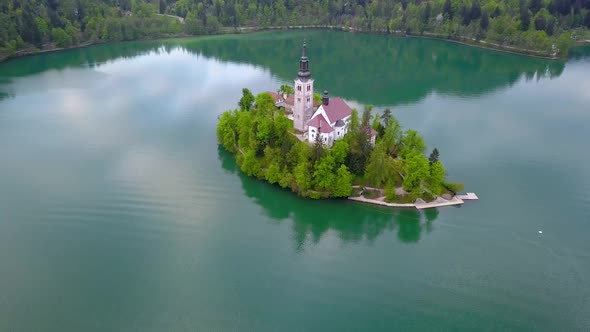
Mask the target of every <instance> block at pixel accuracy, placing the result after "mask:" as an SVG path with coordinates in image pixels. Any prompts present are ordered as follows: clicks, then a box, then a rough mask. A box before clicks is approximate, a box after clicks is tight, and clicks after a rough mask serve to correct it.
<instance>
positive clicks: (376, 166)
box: [365, 142, 395, 187]
mask: <svg viewBox="0 0 590 332" xmlns="http://www.w3.org/2000/svg"><path fill="white" fill-rule="evenodd" d="M391 161H392V159H391V157H390V156H389V155H387V153H386V152H385V146H384V145H383V144H382V143H381V142H379V143H377V146H375V149H373V152H371V156H370V157H369V160H368V161H367V166H366V168H365V178H366V179H367V181H369V183H370V184H372V185H374V186H377V187H381V186H383V185H384V184H385V183H386V182H387V180H388V179H390V178H392V177H393V176H394V174H395V169H394V168H393V164H392V163H391Z"/></svg>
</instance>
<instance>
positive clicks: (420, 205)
mask: <svg viewBox="0 0 590 332" xmlns="http://www.w3.org/2000/svg"><path fill="white" fill-rule="evenodd" d="M348 199H349V200H351V201H355V202H362V203H369V204H375V205H381V206H387V207H403V208H408V207H409V208H416V209H418V210H422V209H430V208H437V207H443V206H452V205H461V204H463V203H465V201H467V200H477V199H479V198H478V197H477V195H476V194H474V193H467V194H465V195H455V196H453V197H452V198H451V199H445V198H442V197H437V198H436V199H435V200H434V201H432V202H424V201H423V200H421V199H418V200H416V202H414V203H388V202H386V201H385V197H378V198H366V197H363V196H357V197H353V196H351V197H348Z"/></svg>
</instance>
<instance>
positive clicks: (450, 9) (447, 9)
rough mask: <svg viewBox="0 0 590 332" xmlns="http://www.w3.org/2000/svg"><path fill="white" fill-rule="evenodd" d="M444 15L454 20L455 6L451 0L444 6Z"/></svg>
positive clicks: (446, 0) (447, 0) (446, 1)
mask: <svg viewBox="0 0 590 332" xmlns="http://www.w3.org/2000/svg"><path fill="white" fill-rule="evenodd" d="M443 13H444V14H446V16H447V17H448V18H449V19H450V20H452V19H453V6H452V5H451V0H445V4H444V5H443Z"/></svg>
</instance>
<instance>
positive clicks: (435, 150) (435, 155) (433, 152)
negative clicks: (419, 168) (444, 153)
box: [428, 148, 440, 165]
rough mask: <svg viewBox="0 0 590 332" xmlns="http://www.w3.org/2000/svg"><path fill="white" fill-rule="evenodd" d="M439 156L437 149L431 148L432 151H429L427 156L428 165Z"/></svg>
mask: <svg viewBox="0 0 590 332" xmlns="http://www.w3.org/2000/svg"><path fill="white" fill-rule="evenodd" d="M439 156H440V155H439V153H438V149H437V148H434V150H432V153H430V157H428V162H429V163H430V165H432V164H434V163H435V162H437V161H438V158H439Z"/></svg>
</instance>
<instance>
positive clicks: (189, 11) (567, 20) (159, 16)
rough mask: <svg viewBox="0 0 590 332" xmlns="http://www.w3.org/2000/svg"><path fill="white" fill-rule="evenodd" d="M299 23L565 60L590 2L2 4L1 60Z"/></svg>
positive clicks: (65, 0)
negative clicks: (482, 45)
mask: <svg viewBox="0 0 590 332" xmlns="http://www.w3.org/2000/svg"><path fill="white" fill-rule="evenodd" d="M165 15H173V16H176V17H169V16H165ZM294 25H297V26H310V25H321V26H335V27H339V28H341V29H343V30H350V31H366V32H383V33H395V34H409V35H426V36H431V37H436V38H442V39H451V40H456V41H463V42H468V43H478V42H479V41H481V42H482V43H485V44H487V45H495V46H493V47H495V48H506V49H509V48H513V49H514V50H516V51H517V52H519V51H518V50H521V51H520V52H521V53H523V52H522V50H528V51H531V52H533V53H534V54H537V55H545V56H549V57H564V56H566V55H567V52H568V50H569V48H571V47H572V46H573V45H574V43H575V41H576V40H590V34H589V32H588V29H589V28H590V0H372V1H370V0H346V1H345V0H320V1H314V0H301V1H295V0H204V1H202V0H118V1H116V0H97V1H93V0H28V1H24V0H0V59H4V58H7V57H11V56H18V55H19V54H24V53H35V52H37V51H40V50H51V49H56V48H68V47H76V46H83V45H88V44H94V43H101V42H118V41H128V40H140V39H154V38H166V37H173V36H193V35H207V34H216V33H220V32H230V31H239V30H238V28H240V27H251V28H256V29H265V28H269V27H272V26H275V27H276V26H294ZM524 53H526V52H524Z"/></svg>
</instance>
